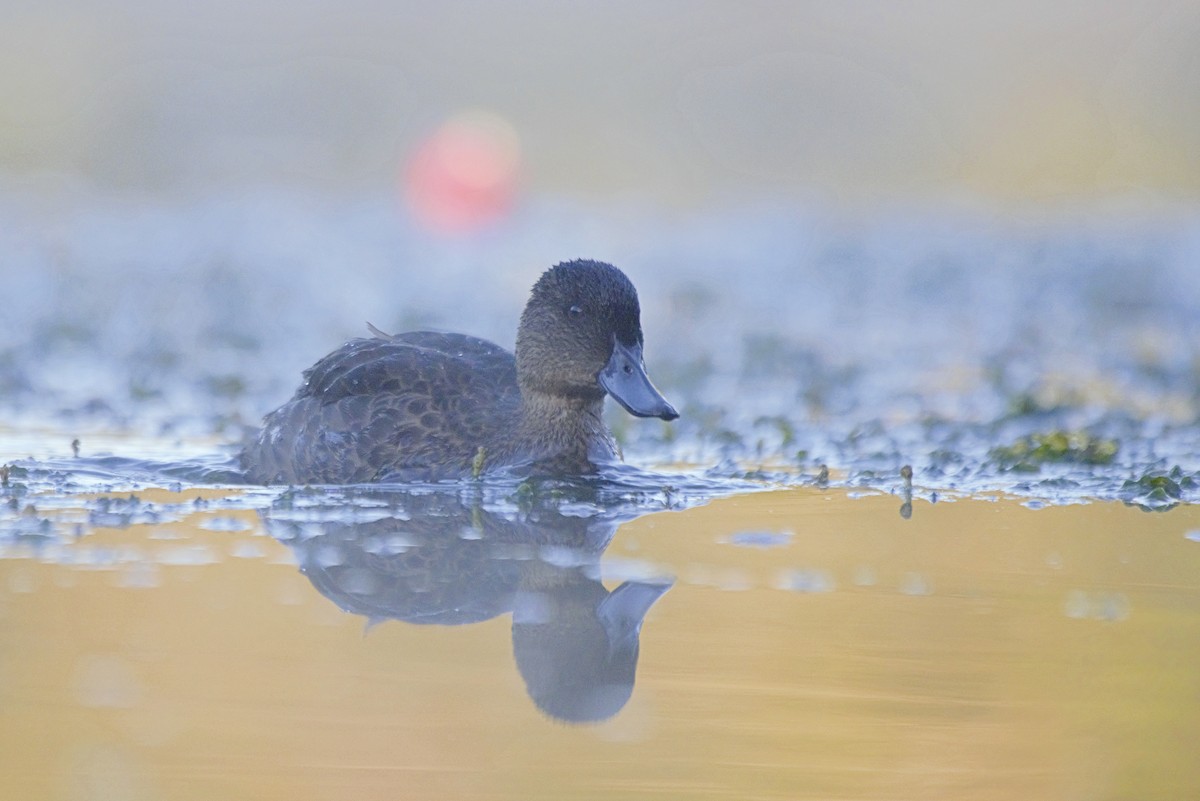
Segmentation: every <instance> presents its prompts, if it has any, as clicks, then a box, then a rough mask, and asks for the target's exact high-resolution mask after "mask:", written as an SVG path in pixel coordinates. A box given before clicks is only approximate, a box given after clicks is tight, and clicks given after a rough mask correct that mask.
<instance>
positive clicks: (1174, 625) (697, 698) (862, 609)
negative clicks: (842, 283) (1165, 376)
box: [0, 489, 1200, 800]
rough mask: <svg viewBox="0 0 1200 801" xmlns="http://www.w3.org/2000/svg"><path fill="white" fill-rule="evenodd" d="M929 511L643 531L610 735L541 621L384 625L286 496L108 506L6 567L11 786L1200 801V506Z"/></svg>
mask: <svg viewBox="0 0 1200 801" xmlns="http://www.w3.org/2000/svg"><path fill="white" fill-rule="evenodd" d="M233 492H235V491H232V490H230V491H224V490H214V489H205V490H185V491H184V493H183V494H182V495H174V494H172V493H168V492H166V491H147V492H146V493H144V494H143V499H144V500H145V501H147V502H150V503H156V504H170V503H179V502H188V503H191V502H192V501H193V500H194V499H195V498H196V497H197V496H200V495H206V496H209V497H212V496H227V495H229V494H231V493H233ZM899 508H900V503H899V500H898V499H897V498H896V497H893V496H888V495H872V496H868V497H861V498H854V497H851V495H850V494H848V493H847V492H845V491H841V490H836V491H835V490H829V491H818V490H815V489H792V490H787V491H782V490H781V491H776V492H764V493H759V494H751V495H746V496H740V497H734V498H727V499H724V500H718V501H714V502H712V503H710V504H708V505H705V506H702V507H698V508H693V509H689V510H686V511H682V512H672V511H664V512H658V513H654V514H648V515H645V516H643V517H640V518H638V519H636V520H633V521H631V522H628V523H626V524H624V525H622V526H621V527H620V528H619V529H617V531H616V533H615V535H614V537H613V540H612V543H611V544H610V545H609V547H608V549H607V551H606V552H605V554H604V556H603V559H602V561H601V563H600V564H601V572H602V579H603V583H604V585H605V587H607V588H608V589H609V590H612V589H613V588H614V587H615V586H616V585H618V584H620V583H621V582H622V581H624V580H630V579H636V578H638V577H643V578H644V577H646V576H651V575H661V574H669V575H672V576H674V577H675V584H674V586H673V587H671V588H670V589H669V590H667V591H666V592H665V594H663V595H662V596H661V597H660V598H658V600H657V601H656V602H655V603H654V604H653V606H652V607H651V608H650V611H649V613H648V614H647V615H646V618H645V623H644V626H643V628H642V630H641V636H640V655H639V657H638V659H637V663H636V683H635V685H634V687H633V690H632V695H631V697H630V698H629V701H628V702H627V703H625V704H624V706H623V708H621V709H620V711H619V712H617V713H616V714H615V715H614V716H613V717H612V718H610V719H608V720H607V721H604V722H601V723H598V724H569V723H565V722H562V721H559V720H554V719H551V718H550V717H548V716H547V715H546V714H545V713H543V712H542V711H540V710H539V706H538V705H537V704H535V703H534V701H533V700H532V695H531V693H532V690H529V689H527V687H526V683H525V681H524V680H523V679H522V675H523V674H522V672H521V671H520V670H518V667H517V665H516V663H515V659H514V648H515V643H516V636H515V633H514V625H513V616H512V615H510V614H497V615H495V616H493V617H491V618H490V619H487V620H484V621H482V622H477V623H467V624H461V625H416V624H413V623H408V622H402V621H399V620H387V621H384V622H379V623H377V624H376V625H374V626H368V625H367V622H366V620H365V619H364V618H363V617H360V616H359V615H356V614H352V613H348V612H345V611H342V610H341V609H339V608H338V606H336V605H335V604H334V603H333V602H332V601H331V600H329V599H327V598H326V597H325V596H323V595H321V594H320V593H318V592H317V591H316V590H315V589H314V585H313V583H311V582H310V581H309V580H308V578H307V577H306V576H305V575H304V574H302V573H301V572H300V570H299V569H298V567H297V558H296V557H295V556H294V555H293V552H292V550H291V549H290V548H289V547H288V545H286V544H284V543H282V542H280V541H279V540H277V539H275V538H272V537H271V536H268V535H267V533H266V531H265V529H264V527H263V524H262V522H261V520H260V518H259V516H258V514H257V513H256V512H253V511H234V512H230V511H228V510H224V511H220V512H213V511H208V510H206V509H204V508H203V507H202V506H196V507H195V508H194V509H193V508H191V507H188V511H187V512H186V513H185V514H182V515H180V516H176V517H175V518H174V520H173V522H166V523H160V524H156V525H150V524H135V525H130V526H128V527H124V528H104V527H102V526H95V527H92V526H89V525H87V524H86V523H83V524H81V528H80V536H79V537H78V538H77V539H75V540H74V541H66V542H64V544H62V545H61V546H59V547H58V548H56V549H53V551H52V552H50V553H41V554H38V555H35V554H34V553H33V552H32V551H30V552H25V551H22V550H21V548H20V547H13V548H10V549H9V550H8V552H7V553H6V554H5V556H4V558H3V559H0V798H3V799H99V798H103V799H206V800H207V799H218V798H219V799H243V798H245V799H264V800H265V799H289V800H292V799H347V798H354V799H473V798H480V799H510V798H511V799H586V798H596V799H600V798H605V799H607V798H704V799H710V798H729V799H1043V798H1044V799H1158V798H1161V799H1184V798H1192V797H1197V796H1196V792H1197V788H1200V750H1198V746H1200V668H1198V663H1200V659H1198V657H1200V541H1197V540H1200V509H1197V508H1191V507H1182V508H1179V509H1176V510H1173V511H1170V512H1167V513H1161V514H1148V513H1144V512H1142V511H1139V510H1137V509H1134V508H1128V507H1124V506H1121V505H1117V504H1101V503H1095V504H1090V505H1082V506H1070V507H1057V508H1047V509H1040V510H1032V509H1028V508H1025V507H1023V506H1022V505H1021V504H1020V503H1018V502H1016V501H1012V500H1005V499H993V500H958V501H955V502H940V503H936V504H930V503H928V502H924V501H917V502H916V504H915V508H914V510H913V514H912V517H911V519H904V518H903V517H902V516H901V515H900V514H899ZM64 515H66V513H65V512H64ZM601 594H603V592H601Z"/></svg>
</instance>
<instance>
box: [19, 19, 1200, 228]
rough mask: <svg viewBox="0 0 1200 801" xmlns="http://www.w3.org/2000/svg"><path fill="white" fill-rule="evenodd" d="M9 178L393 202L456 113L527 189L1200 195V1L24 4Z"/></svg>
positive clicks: (661, 198) (652, 198) (659, 195)
mask: <svg viewBox="0 0 1200 801" xmlns="http://www.w3.org/2000/svg"><path fill="white" fill-rule="evenodd" d="M4 19H5V24H4V25H3V28H2V29H0V168H3V170H4V173H5V174H6V179H7V180H8V181H10V182H12V181H30V182H35V183H38V184H39V185H46V184H49V185H50V186H52V187H53V186H54V185H55V184H56V183H62V184H67V185H76V184H79V185H82V186H84V187H87V188H103V189H106V190H107V189H112V190H122V191H137V192H147V193H163V192H169V193H180V192H203V191H211V190H213V189H228V188H230V187H241V186H247V185H263V184H265V185H270V186H288V187H298V188H307V189H317V190H326V189H338V190H356V191H362V190H369V189H378V188H385V187H388V186H389V185H391V184H392V182H394V181H395V180H396V178H397V176H398V175H401V174H403V172H404V170H405V165H406V164H407V162H408V161H409V160H410V159H411V158H412V156H413V154H414V152H415V151H416V150H417V149H419V148H420V147H421V145H422V143H423V142H424V141H425V140H426V139H427V138H428V137H429V136H430V135H431V134H433V133H434V132H436V131H437V130H438V129H439V128H440V127H441V126H442V125H443V124H444V123H445V122H446V121H447V120H448V119H452V118H454V117H455V116H456V115H459V114H461V113H463V112H464V111H470V110H475V111H484V112H487V113H490V114H492V115H494V117H495V120H496V121H498V122H499V123H500V124H501V125H503V126H506V129H505V133H504V134H503V135H504V136H506V137H509V138H510V139H511V141H509V142H507V143H506V146H511V147H513V148H516V149H517V150H518V151H519V159H520V162H519V163H520V169H519V177H520V187H521V190H522V191H523V192H527V193H535V194H540V193H565V194H571V195H583V196H591V197H595V196H599V197H612V196H621V197H632V198H637V199H639V200H645V201H648V202H653V203H670V204H682V205H689V206H690V205H696V204H704V203H722V202H727V201H728V200H729V199H731V198H744V197H746V196H747V195H750V196H754V195H761V194H771V195H774V196H779V195H782V196H786V197H794V198H803V199H805V200H812V199H813V198H814V197H815V198H818V199H820V200H821V201H839V202H840V201H847V200H851V201H853V200H862V199H879V198H896V197H903V198H911V197H913V196H914V195H916V196H921V197H931V196H932V197H935V198H944V197H945V196H947V195H949V196H954V197H958V196H961V195H968V196H970V197H974V198H984V199H988V200H1005V201H1016V200H1027V199H1038V200H1047V199H1061V198H1077V197H1080V196H1083V197H1096V196H1102V195H1113V194H1127V193H1133V194H1136V195H1138V196H1145V195H1146V194H1151V195H1155V196H1166V197H1171V198H1178V197H1187V198H1193V197H1195V196H1196V193H1197V191H1198V190H1200V92H1197V91H1196V83H1195V79H1196V76H1197V75H1200V48H1198V47H1197V46H1196V42H1197V41H1200V4H1197V3H1195V2H1177V1H1172V0H1147V2H1140V3H1118V4H1096V3H1091V2H1083V1H1077V0H1058V1H1057V2H1050V3H1045V2H1028V1H1026V0H1016V2H1010V3H1000V4H997V3H955V2H945V1H943V2H937V1H929V0H927V1H925V2H906V3H886V2H850V3H843V2H684V1H682V0H680V1H678V2H672V1H669V0H668V1H667V2H654V3H642V2H627V1H625V0H618V1H617V2H612V3H603V4H584V3H562V2H531V1H529V0H522V1H521V2H512V3H491V2H471V1H470V0H458V1H457V2H449V3H439V4H426V3H405V2H401V3H382V2H362V0H352V1H351V2H342V3H330V2H318V1H316V0H305V1H303V2H298V3H287V4H284V3H269V2H268V3H254V4H245V3H231V2H218V3H212V4H205V7H203V8H192V7H189V6H184V5H180V4H177V3H159V2H125V1H123V2H120V3H113V2H86V3H84V2H70V0H68V1H67V2H53V3H40V2H39V3H23V2H19V0H8V2H6V4H5V11H4Z"/></svg>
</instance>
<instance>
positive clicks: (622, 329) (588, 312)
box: [241, 261, 678, 484]
mask: <svg viewBox="0 0 1200 801" xmlns="http://www.w3.org/2000/svg"><path fill="white" fill-rule="evenodd" d="M605 394H609V395H612V396H613V397H614V398H615V399H616V400H617V401H618V402H619V403H620V404H621V405H622V406H623V407H625V409H626V410H627V411H629V412H630V413H631V414H634V415H638V416H641V417H659V418H661V419H663V420H673V419H674V418H676V417H678V414H677V413H676V412H675V409H674V408H672V406H671V405H670V404H669V403H668V402H667V401H666V399H665V398H663V396H662V395H661V394H660V393H659V392H658V390H657V389H655V388H654V385H653V384H652V383H651V382H650V379H649V377H648V376H647V375H646V372H645V366H644V364H643V361H642V328H641V320H640V308H639V305H638V297H637V291H636V290H635V289H634V287H633V284H632V283H630V281H629V279H628V278H626V277H625V275H624V273H622V272H621V271H620V270H618V269H617V268H616V267H613V266H612V265H609V264H604V263H603V262H596V261H573V262H566V263H563V264H559V265H557V266H555V267H552V268H551V269H549V270H547V271H546V272H545V273H544V274H543V275H542V277H541V278H540V279H539V280H538V282H537V283H536V284H535V285H534V287H533V291H532V292H531V294H530V298H529V302H528V303H527V304H526V307H525V311H524V313H523V314H522V315H521V323H520V326H519V328H518V330H517V347H516V354H515V356H514V355H513V354H511V353H509V352H508V351H506V350H504V349H503V348H501V347H499V346H498V345H494V344H492V343H491V342H487V341H485V340H482V339H477V338H475V337H471V336H466V335H464V334H443V333H433V332H427V331H420V332H414V333H406V334H398V335H395V336H389V335H386V334H380V333H379V332H376V337H375V338H373V339H355V340H352V341H350V342H348V343H347V344H345V345H343V346H342V347H341V348H339V349H338V350H336V351H334V352H333V353H331V354H330V355H328V356H326V357H325V358H324V359H322V360H321V361H319V362H317V364H316V365H314V366H313V367H312V368H311V369H309V370H308V371H307V372H305V374H304V383H303V384H302V385H301V386H300V388H299V389H298V390H297V392H296V394H295V396H293V398H292V399H291V400H290V401H288V402H287V403H286V404H284V405H283V406H281V407H280V408H279V409H276V410H275V411H274V412H271V414H269V415H267V417H266V419H265V420H264V423H263V428H262V430H261V431H260V432H259V434H258V436H257V437H256V438H255V439H254V441H252V442H251V443H249V444H248V445H247V446H246V448H245V449H244V450H243V452H242V455H241V463H242V467H243V469H244V470H245V471H246V475H247V477H248V479H249V480H251V481H253V482H256V483H264V484H295V483H360V482H370V481H389V480H393V481H395V480H399V481H404V480H429V479H441V478H459V477H465V476H470V475H473V474H476V473H479V472H486V471H491V470H497V469H505V468H514V467H522V468H527V469H529V470H530V471H534V472H540V473H558V474H564V473H565V474H569V473H582V472H588V471H590V470H591V469H593V467H594V465H595V464H596V463H597V462H604V461H608V460H611V459H612V458H613V456H614V453H615V448H614V446H613V442H612V438H611V436H610V435H609V433H608V431H607V429H606V428H605V426H604V423H603V420H602V419H601V414H602V411H603V403H604V396H605Z"/></svg>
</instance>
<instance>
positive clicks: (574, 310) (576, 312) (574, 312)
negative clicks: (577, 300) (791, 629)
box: [567, 305, 583, 317]
mask: <svg viewBox="0 0 1200 801" xmlns="http://www.w3.org/2000/svg"><path fill="white" fill-rule="evenodd" d="M567 314H568V315H569V316H571V317H579V316H581V315H582V314H583V307H582V306H578V305H576V306H572V307H571V308H569V309H567Z"/></svg>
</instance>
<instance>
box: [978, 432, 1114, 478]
mask: <svg viewBox="0 0 1200 801" xmlns="http://www.w3.org/2000/svg"><path fill="white" fill-rule="evenodd" d="M1119 449H1120V443H1118V442H1117V441H1116V440H1114V439H1105V438H1103V437H1097V436H1094V435H1092V434H1089V433H1087V432H1085V431H1053V432H1050V433H1046V434H1030V435H1028V436H1024V437H1021V438H1020V439H1018V440H1017V441H1016V442H1014V443H1013V444H1012V445H1007V446H999V447H996V448H992V450H991V451H990V452H989V454H988V455H989V456H990V457H991V459H992V461H994V462H995V463H996V464H997V465H999V466H1000V468H1001V469H1003V470H1016V471H1020V472H1037V471H1039V470H1041V468H1042V465H1044V464H1083V465H1107V464H1112V461H1113V459H1115V458H1116V455H1117V451H1118V450H1119Z"/></svg>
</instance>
